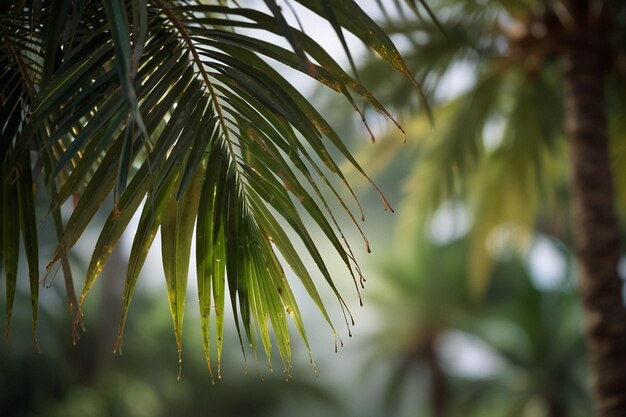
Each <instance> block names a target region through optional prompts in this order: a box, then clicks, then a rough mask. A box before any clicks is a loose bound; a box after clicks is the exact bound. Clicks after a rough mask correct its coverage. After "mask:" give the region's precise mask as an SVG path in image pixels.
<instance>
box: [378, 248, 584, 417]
mask: <svg viewBox="0 0 626 417" xmlns="http://www.w3.org/2000/svg"><path fill="white" fill-rule="evenodd" d="M468 243H469V240H468V239H467V238H462V239H457V240H455V241H452V242H449V243H446V244H445V245H441V246H440V245H430V246H429V245H422V246H420V247H419V250H416V253H415V257H414V259H413V260H412V261H411V262H405V263H403V262H397V261H396V262H389V263H388V264H387V265H386V266H385V267H383V270H382V274H383V276H384V279H385V285H384V289H381V291H380V295H379V296H378V297H375V298H374V301H375V303H376V307H377V310H378V311H379V314H380V315H381V322H382V323H384V324H383V325H381V326H380V330H379V331H377V332H375V333H373V334H372V335H370V338H369V340H368V343H367V345H368V346H370V356H369V358H368V360H367V363H368V364H369V365H368V368H367V369H366V371H367V372H371V370H372V369H370V368H373V367H374V366H376V367H378V366H389V365H390V368H391V369H390V371H389V379H388V381H387V383H386V393H385V409H386V410H387V411H388V412H399V411H400V410H401V409H402V405H403V404H404V405H405V406H406V407H407V408H406V409H404V411H405V412H406V414H407V415H431V416H434V417H440V416H455V415H459V416H464V415H488V416H494V417H495V416H536V415H541V416H547V417H573V416H580V417H582V416H586V415H589V414H590V413H591V400H590V398H589V395H588V394H587V390H586V386H585V383H586V380H587V378H586V377H587V373H586V366H585V359H586V352H585V348H584V339H583V337H582V335H581V333H580V330H579V326H580V324H581V321H582V319H581V311H580V306H579V304H578V303H577V302H576V301H577V300H576V298H575V293H574V292H573V291H572V288H571V285H570V284H569V282H571V279H570V280H567V281H565V282H567V283H568V284H564V285H563V286H561V287H558V288H555V289H552V290H539V289H537V288H536V287H535V285H534V284H533V283H532V278H531V276H530V275H529V274H528V272H527V271H526V268H525V267H524V266H523V265H521V264H520V262H519V259H516V258H509V259H501V260H500V261H499V262H497V264H496V266H495V268H494V271H493V277H492V279H491V285H490V287H489V289H488V290H487V292H486V294H485V297H484V300H483V302H482V303H481V305H478V303H476V302H475V300H473V299H472V296H471V294H470V292H469V291H468V287H467V276H466V268H465V264H466V253H467V246H468ZM453 336H460V337H453ZM480 342H482V343H480ZM469 343H472V345H471V346H470V345H469ZM472 349H474V350H478V352H480V353H481V355H482V357H484V358H486V359H483V360H482V361H481V362H480V364H478V365H476V364H475V365H474V366H473V368H476V366H482V367H483V368H484V369H482V371H481V372H480V374H479V375H474V374H472V373H468V372H469V371H468V370H465V368H464V366H467V364H468V361H470V362H471V361H473V360H475V356H473V355H472V353H471V350H472ZM463 364H465V365H463ZM411 382H413V383H411ZM415 382H417V383H418V384H417V386H418V387H419V386H422V387H423V388H424V391H425V392H426V393H425V395H424V394H419V393H416V392H413V391H411V392H409V391H407V387H414V386H415V385H416V384H415ZM403 396H406V397H407V398H410V399H411V400H412V401H411V402H410V408H409V405H408V404H407V402H406V401H404V400H403ZM421 399H423V400H424V401H423V402H421V401H420V400H421ZM420 403H427V404H428V407H427V408H422V407H421V406H420ZM416 409H417V410H420V409H423V410H424V411H423V412H422V413H416V412H415V410H416ZM409 410H412V411H409Z"/></svg>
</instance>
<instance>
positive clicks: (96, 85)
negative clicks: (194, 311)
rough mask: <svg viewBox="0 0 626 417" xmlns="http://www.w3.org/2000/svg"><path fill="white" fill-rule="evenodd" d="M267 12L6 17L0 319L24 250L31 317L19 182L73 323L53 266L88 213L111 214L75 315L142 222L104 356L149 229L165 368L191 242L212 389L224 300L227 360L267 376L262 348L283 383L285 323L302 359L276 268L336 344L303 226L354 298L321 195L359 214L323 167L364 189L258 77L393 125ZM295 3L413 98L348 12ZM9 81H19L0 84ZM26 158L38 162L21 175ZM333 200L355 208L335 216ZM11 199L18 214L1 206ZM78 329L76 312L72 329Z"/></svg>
mask: <svg viewBox="0 0 626 417" xmlns="http://www.w3.org/2000/svg"><path fill="white" fill-rule="evenodd" d="M265 3H266V5H267V6H268V8H269V11H270V13H266V12H264V11H262V10H257V9H253V8H245V7H241V6H239V5H237V4H236V3H235V2H233V3H232V4H231V3H230V2H219V5H216V4H203V3H200V2H198V3H188V2H183V1H173V2H166V1H163V0H152V1H148V2H146V1H142V0H134V1H132V2H131V1H128V2H124V1H121V0H106V1H104V2H103V3H99V2H71V1H59V2H51V4H50V5H47V4H45V5H44V6H43V7H41V8H38V9H37V10H33V9H29V8H28V6H24V5H21V4H15V5H13V6H12V7H9V8H8V9H7V10H3V11H2V13H1V14H0V20H1V21H2V22H3V25H2V32H0V34H1V36H2V44H1V46H0V54H1V55H0V62H1V63H2V66H1V68H0V71H2V72H1V74H0V77H1V78H2V81H6V82H4V83H3V87H2V90H1V91H0V92H1V93H2V98H3V102H2V108H1V109H0V115H1V116H3V118H2V120H7V122H6V123H5V124H4V125H2V126H1V128H2V131H1V135H2V136H1V138H2V140H1V141H0V147H1V150H2V160H3V179H4V180H5V181H3V185H2V195H3V198H2V207H3V211H2V213H3V217H2V222H1V224H2V228H1V230H2V236H3V237H2V239H3V242H4V243H3V245H2V253H1V255H2V257H1V259H2V264H3V265H4V269H5V275H6V277H7V281H6V282H7V296H8V298H9V301H10V302H9V303H7V305H8V306H9V307H8V313H9V314H10V312H11V307H10V306H11V300H12V299H13V294H14V292H15V282H16V279H17V271H16V267H17V256H18V255H19V251H18V250H17V243H16V242H19V238H20V235H21V236H22V239H23V241H24V243H25V246H26V249H27V252H28V256H27V259H28V264H29V270H30V283H31V290H32V299H33V314H34V315H36V304H37V303H36V301H37V291H36V289H37V288H38V287H37V277H38V274H39V271H38V270H37V269H38V266H37V264H36V262H35V260H36V258H37V256H36V248H37V236H36V233H34V231H35V230H36V228H34V227H33V226H34V225H35V224H36V223H35V222H36V221H37V216H36V214H35V212H34V210H33V204H32V198H31V197H32V183H33V181H43V182H44V183H45V184H46V185H47V190H48V193H49V197H50V208H49V212H50V213H51V214H52V218H53V220H54V222H55V226H56V229H57V237H58V248H57V250H56V253H55V255H54V256H53V259H52V261H51V262H50V264H49V265H48V270H51V269H52V268H53V265H54V264H55V263H56V262H61V264H62V266H63V272H64V274H65V276H66V281H65V282H66V288H67V293H68V303H69V305H70V310H71V311H76V307H77V306H76V301H75V294H74V290H73V281H72V276H71V269H70V268H69V263H68V262H67V254H68V251H70V250H71V248H72V247H73V246H74V245H75V244H76V243H77V242H78V240H79V238H80V237H81V236H82V235H83V233H84V231H85V230H86V228H87V227H88V226H89V225H90V224H91V223H92V220H93V219H94V217H96V214H97V213H100V212H102V211H104V212H108V213H109V214H108V218H107V219H106V221H105V222H104V224H103V225H101V231H100V234H99V237H98V240H97V243H96V245H95V248H94V250H93V254H92V257H91V260H90V262H89V266H88V269H87V273H86V277H85V280H84V284H83V290H82V293H81V295H80V299H79V303H78V304H79V305H78V309H80V306H81V305H82V304H83V303H84V302H85V300H86V298H87V296H88V294H89V293H90V291H91V289H92V288H93V286H94V285H95V283H96V282H97V280H98V277H99V275H100V272H101V271H102V268H103V266H104V264H105V262H106V261H107V259H108V257H109V255H110V254H111V252H112V250H113V248H114V247H115V246H116V245H117V244H118V242H119V241H120V239H121V237H122V234H123V233H124V231H125V230H126V229H127V227H128V225H129V222H130V220H131V218H132V217H133V216H134V215H135V214H136V213H137V212H138V211H139V210H141V216H140V220H139V225H138V227H137V230H135V231H133V244H132V249H131V252H130V256H129V266H128V272H127V276H126V284H125V291H124V296H123V300H122V316H121V321H120V331H119V337H118V341H117V348H119V347H120V346H121V340H122V339H121V338H122V334H123V330H124V325H125V322H126V319H127V315H128V312H129V308H130V302H131V299H132V296H133V293H134V290H135V287H136V284H137V281H138V279H139V275H140V271H141V269H142V267H143V264H144V262H145V260H146V256H147V253H148V251H149V249H150V247H151V245H152V243H153V241H154V238H155V237H156V235H157V233H158V232H159V230H160V233H161V238H162V250H163V253H162V258H163V265H164V271H165V274H164V275H165V279H166V283H167V285H166V286H167V290H168V295H169V301H170V308H171V313H172V318H173V324H174V331H175V334H176V340H177V344H178V350H179V352H180V351H181V350H182V346H181V334H182V326H183V317H184V304H185V303H184V301H185V294H186V283H187V275H188V267H189V265H188V263H189V259H190V253H191V250H192V247H191V236H192V234H193V230H194V228H195V230H196V248H195V251H196V259H197V264H196V272H197V278H198V291H199V293H198V295H199V300H200V311H201V315H202V319H201V323H202V334H203V345H204V350H205V354H206V358H207V362H208V364H209V367H210V358H209V352H210V350H211V340H212V332H211V328H210V322H211V316H212V315H213V316H214V317H215V336H216V337H215V341H216V342H215V343H216V345H217V355H218V375H219V358H220V355H221V352H222V339H223V331H224V308H225V306H224V303H225V298H226V297H225V295H226V292H228V294H229V297H230V302H231V306H232V310H233V313H234V316H235V324H236V327H237V331H238V333H239V338H240V341H241V344H242V349H243V346H244V343H243V339H244V337H245V338H246V339H247V341H248V342H249V344H250V345H251V346H252V348H253V351H254V355H255V356H256V349H257V347H258V348H262V350H263V351H264V352H265V354H266V356H267V358H268V361H269V360H270V358H271V350H272V345H273V344H274V345H275V346H276V347H277V348H278V351H279V353H280V356H281V357H282V358H283V361H284V367H285V368H286V369H287V370H288V369H289V367H290V360H291V342H290V335H289V330H288V324H287V317H288V316H289V317H290V318H291V320H292V321H293V323H294V325H295V328H296V329H297V331H298V332H299V334H300V336H301V337H302V339H303V340H304V343H305V345H307V346H308V342H307V336H306V332H305V329H304V324H303V320H302V317H301V313H300V311H299V309H298V306H297V303H296V299H295V297H294V295H293V292H292V290H291V288H290V280H291V278H289V276H288V274H287V273H286V272H285V267H284V266H283V265H282V264H281V262H282V261H281V260H280V259H284V261H285V262H286V263H287V264H288V265H289V267H290V268H291V270H292V271H293V272H294V273H295V275H296V276H297V278H298V279H299V280H300V281H301V282H302V284H303V286H304V288H305V289H306V291H307V292H308V294H309V295H310V297H311V298H312V299H313V301H314V303H315V304H316V305H317V307H318V308H319V309H320V311H321V313H322V315H323V317H324V319H325V320H326V321H328V323H329V324H330V326H331V329H332V331H333V333H335V330H334V327H333V325H332V322H331V318H330V314H329V313H328V312H327V310H326V306H325V302H324V300H323V299H322V297H321V296H320V294H319V292H318V285H319V284H317V283H316V282H315V280H314V274H311V273H310V271H308V270H307V268H306V267H305V266H304V265H305V263H304V261H303V256H305V255H306V256H310V257H311V258H312V259H313V260H314V262H315V265H316V266H317V268H318V269H319V271H320V273H321V275H322V276H323V278H324V279H325V281H326V283H327V284H328V285H329V286H330V287H331V289H332V290H333V292H334V293H335V294H336V296H337V298H338V300H339V303H340V305H341V308H342V310H343V311H344V316H345V317H346V322H347V323H349V312H347V303H346V302H345V301H344V300H343V299H342V297H341V295H340V294H339V292H338V290H337V288H336V287H335V284H334V281H333V277H332V275H331V272H330V271H329V269H328V268H327V266H326V263H325V261H324V257H323V256H322V255H321V253H320V251H319V249H318V246H317V243H316V242H315V241H314V240H313V239H312V237H311V233H310V231H309V227H308V226H307V225H306V224H305V221H304V219H303V218H302V213H307V216H308V217H310V218H311V219H312V220H313V222H314V223H316V224H317V226H319V228H320V229H321V230H322V232H323V235H324V236H325V238H326V239H327V240H328V241H329V242H330V243H331V244H332V247H333V248H334V249H335V250H336V251H337V253H338V254H339V256H340V257H341V259H342V260H343V262H344V263H345V265H346V268H347V269H348V270H349V272H350V274H351V275H352V277H353V278H354V282H355V284H357V285H358V281H357V277H360V269H359V268H358V265H357V264H356V261H355V258H354V254H353V252H352V249H351V248H350V246H349V244H348V241H347V239H346V238H345V235H344V232H343V231H342V230H341V229H340V228H339V221H338V220H337V219H336V216H337V214H336V213H334V212H333V209H331V208H330V207H331V205H330V204H329V203H328V202H327V200H326V193H327V192H328V191H330V192H331V194H332V195H334V196H335V197H336V198H337V199H338V201H339V204H340V206H341V207H342V208H343V210H344V211H345V214H346V215H347V216H349V218H351V219H352V220H353V222H354V224H355V225H357V228H358V227H359V226H358V222H357V220H356V217H357V216H356V215H355V214H353V212H352V211H353V209H351V208H350V207H351V206H352V205H354V204H356V205H357V206H358V207H359V210H360V205H359V204H358V200H356V197H354V193H353V192H352V189H351V188H350V186H349V185H348V182H347V180H346V178H345V176H344V175H343V173H342V171H341V170H340V168H339V164H338V162H337V160H335V158H333V157H332V156H331V155H333V154H337V153H338V154H339V155H341V157H343V158H345V159H347V160H348V161H349V163H351V164H352V165H353V166H354V168H355V169H356V170H357V171H358V172H360V173H361V174H362V175H365V172H364V171H363V169H362V168H361V167H360V166H359V165H358V163H357V162H356V160H355V159H354V158H353V156H352V155H351V154H350V152H349V151H348V149H347V148H346V146H345V145H344V143H343V142H342V140H341V138H340V137H339V135H338V134H337V133H336V132H335V131H334V130H333V128H332V127H331V126H330V125H329V124H328V123H327V122H326V120H325V119H324V118H323V117H322V116H321V115H320V113H319V112H318V111H317V110H316V109H315V107H314V106H313V105H312V104H311V103H310V102H309V101H308V100H307V99H306V98H305V97H303V96H302V95H301V94H300V93H299V92H298V91H297V89H296V88H295V87H294V86H292V85H291V84H289V83H288V82H287V81H286V80H285V79H284V78H283V76H282V75H281V74H280V73H279V72H278V71H277V70H276V69H274V68H273V67H272V66H271V65H270V64H269V62H270V61H272V60H275V61H278V62H280V63H282V64H285V65H287V66H288V67H291V68H292V69H294V70H296V71H299V72H302V73H304V74H306V75H309V76H310V77H312V78H313V79H315V80H317V81H318V82H320V83H322V84H324V85H326V86H327V87H329V88H331V89H333V90H335V91H337V92H339V93H341V95H343V96H344V97H345V99H346V100H347V101H348V103H349V105H350V106H352V108H353V109H354V110H355V111H357V112H358V113H359V114H360V115H361V117H362V118H363V119H364V116H363V112H362V110H361V108H360V107H359V104H358V103H357V100H356V99H355V97H360V98H361V99H362V100H364V101H366V102H369V103H370V104H371V105H372V106H373V107H374V108H375V109H377V110H378V111H380V112H381V113H383V114H384V115H385V116H386V117H388V118H389V119H390V120H392V121H394V123H396V125H397V122H395V120H393V118H392V117H391V115H390V113H389V112H388V111H387V110H386V109H385V108H384V107H383V106H382V104H380V102H379V101H378V100H377V99H376V98H375V97H374V95H372V94H371V93H370V92H369V91H368V90H367V89H366V88H365V87H364V86H363V85H362V84H361V83H360V82H359V81H358V80H357V79H355V78H353V77H352V76H350V75H349V74H347V73H346V72H345V71H344V70H343V69H342V68H341V66H340V65H339V64H337V63H336V62H335V60H334V59H333V58H332V57H331V56H329V55H328V54H327V53H326V52H325V51H324V49H323V48H322V47H321V46H320V45H319V44H318V43H317V42H316V41H315V40H314V39H312V38H310V37H309V36H307V35H306V34H304V33H303V32H302V31H301V30H299V29H296V28H294V27H291V26H290V25H289V24H288V22H287V20H286V19H285V18H284V16H283V15H282V12H281V10H280V8H279V7H278V6H277V4H276V2H274V1H266V2H265ZM300 3H301V5H302V6H304V7H306V8H308V9H310V10H312V11H313V12H315V13H317V14H319V15H320V16H322V17H323V18H325V19H327V20H328V21H329V22H330V23H331V24H332V26H333V28H334V29H335V32H336V33H337V35H338V40H339V41H340V42H341V43H342V44H343V46H344V48H346V49H347V47H346V43H345V40H344V37H343V31H344V30H347V31H349V32H351V33H352V34H354V35H355V36H357V37H358V38H360V39H361V40H362V41H363V42H364V43H365V44H366V45H368V46H369V47H370V48H371V49H372V50H373V51H374V52H376V53H377V54H378V55H380V56H381V57H382V58H383V60H384V61H386V62H387V63H388V64H389V67H390V68H391V69H394V70H395V71H397V72H399V73H400V74H401V75H402V76H403V77H405V78H407V79H408V80H409V81H410V82H411V83H412V84H413V85H414V87H415V88H416V91H417V92H418V93H420V94H421V89H420V86H419V84H417V82H416V81H415V80H414V78H413V76H412V75H411V72H410V71H409V69H408V67H407V66H406V65H405V64H404V61H403V60H402V58H401V56H400V54H399V52H398V50H397V49H396V48H395V46H394V45H393V43H392V42H391V40H390V39H389V37H388V36H387V34H386V33H385V32H384V31H383V30H382V29H381V28H380V27H379V26H378V25H377V24H375V23H374V21H373V20H371V18H369V17H368V16H367V15H366V14H365V13H364V12H363V10H361V8H360V7H359V6H358V5H357V4H356V2H354V1H351V0H341V1H321V2H311V1H306V2H304V1H302V2H300ZM34 16H36V19H35V18H34ZM66 17H67V18H66ZM32 22H36V23H32ZM33 24H34V26H32V27H31V25H33ZM264 33H265V34H273V35H278V36H282V37H283V38H285V39H286V40H287V41H288V44H289V45H290V48H291V49H288V48H283V47H279V46H275V45H273V44H271V43H269V42H267V41H264V40H263V36H264V35H263V34H264ZM348 53H349V51H348ZM15 66H17V67H18V68H19V71H18V72H15V71H12V70H11V68H14V67H15ZM32 150H35V151H36V159H35V161H33V163H30V162H29V158H30V152H31V151H32ZM33 155H34V154H33ZM19 163H22V164H23V165H24V166H25V169H26V170H27V171H28V173H29V174H30V171H29V168H30V169H32V168H33V166H36V165H37V164H41V166H42V167H43V170H42V174H43V175H42V176H41V177H37V176H35V175H33V178H32V180H31V175H18V176H16V175H13V174H12V172H14V169H15V167H16V166H18V164H19ZM31 165H32V166H31ZM365 176H366V175H365ZM366 178H367V176H366ZM6 179H12V181H6ZM15 179H17V181H16V180H15ZM367 179H368V180H369V178H367ZM369 181H370V182H371V180H369ZM338 183H339V184H343V186H341V187H345V188H346V190H347V192H348V194H349V195H351V196H353V197H354V199H355V201H356V203H350V202H348V201H346V200H344V197H343V195H344V193H345V191H344V190H341V187H340V186H337V184H338ZM372 184H373V183H372ZM14 194H16V195H19V196H20V198H19V199H18V201H19V204H18V205H13V206H12V205H11V204H9V201H11V199H12V198H13V197H12V196H13V195H14ZM72 196H74V198H75V207H74V210H73V212H72V214H71V216H70V218H69V219H68V220H67V222H66V223H64V222H63V221H62V219H61V217H60V209H61V207H62V206H63V205H64V204H66V202H67V200H68V199H70V197H72ZM111 196H112V197H113V199H112V200H113V201H112V202H111ZM381 196H382V193H381ZM382 198H383V202H384V204H385V207H386V208H390V207H389V206H388V203H387V202H386V200H385V199H384V197H382ZM17 207H19V211H18V210H17ZM5 208H6V210H5ZM18 213H21V215H20V221H19V222H17V221H15V220H16V218H17V217H16V216H18ZM359 214H361V217H363V216H362V213H359ZM14 217H15V219H14ZM16 224H20V225H21V233H20V231H19V229H18V228H16V227H15V225H16ZM294 237H296V239H298V240H300V241H301V243H302V244H303V247H304V250H303V252H302V253H301V252H298V251H297V250H296V249H295V247H296V245H295V244H294V243H293V242H292V240H293V239H294ZM365 242H366V243H367V240H365ZM80 317H81V316H80V313H76V315H75V316H74V321H75V323H78V322H79V321H80ZM34 322H35V320H34ZM272 333H273V334H274V335H275V338H274V340H275V342H274V343H272V337H271V334H272ZM259 342H260V343H259ZM244 352H245V349H244Z"/></svg>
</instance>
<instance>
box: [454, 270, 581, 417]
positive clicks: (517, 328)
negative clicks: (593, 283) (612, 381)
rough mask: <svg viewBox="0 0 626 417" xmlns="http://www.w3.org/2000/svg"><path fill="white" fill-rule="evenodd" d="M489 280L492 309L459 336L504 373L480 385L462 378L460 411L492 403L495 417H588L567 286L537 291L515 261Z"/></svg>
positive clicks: (576, 321)
mask: <svg viewBox="0 0 626 417" xmlns="http://www.w3.org/2000/svg"><path fill="white" fill-rule="evenodd" d="M493 278H494V286H493V287H492V288H491V289H490V294H489V295H488V298H489V303H488V304H487V305H486V306H485V307H486V308H485V309H483V310H482V312H481V314H479V315H478V316H477V317H475V318H474V320H471V321H469V322H466V326H465V328H464V330H465V331H467V332H468V333H469V334H472V335H474V336H476V337H479V338H480V339H481V340H482V341H484V342H485V343H486V344H487V345H488V346H489V347H490V348H491V349H492V350H493V352H494V353H495V354H496V355H497V356H498V357H499V358H501V360H502V363H503V366H502V370H501V372H497V373H495V374H494V375H492V376H490V377H488V378H484V379H483V380H477V379H475V378H467V377H464V378H460V381H458V382H459V384H458V386H457V387H456V390H457V391H456V392H458V393H460V394H461V395H460V396H462V397H463V398H461V399H460V400H459V401H458V404H459V405H460V406H461V407H460V410H461V411H463V410H464V409H466V408H472V407H474V406H475V405H476V404H477V403H478V404H480V403H489V401H493V402H496V403H497V404H500V405H501V406H502V407H501V408H502V412H501V414H499V415H506V416H513V415H516V416H525V415H536V413H537V412H538V411H539V410H541V411H539V412H540V415H545V416H550V417H572V416H581V417H582V416H587V415H589V414H590V413H591V411H592V410H591V401H590V397H589V395H588V394H587V392H586V391H587V390H586V384H585V377H586V367H584V366H583V365H584V364H585V359H586V355H585V346H584V340H583V337H582V335H581V333H580V329H579V325H580V323H581V322H582V318H581V309H580V304H579V303H577V300H576V299H575V297H574V296H575V292H574V291H573V288H572V286H571V285H569V283H567V284H565V285H562V286H560V287H558V288H554V289H551V290H545V289H544V290H539V289H537V288H536V287H535V286H534V285H533V282H532V279H531V277H530V275H529V274H528V272H527V271H526V268H524V267H523V266H522V265H520V264H519V261H517V260H510V261H508V262H502V263H499V265H498V267H497V268H496V271H495V273H494V277H493ZM570 282H571V281H570ZM460 415H462V413H461V414H460Z"/></svg>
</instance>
